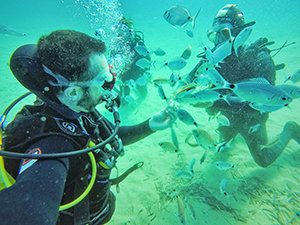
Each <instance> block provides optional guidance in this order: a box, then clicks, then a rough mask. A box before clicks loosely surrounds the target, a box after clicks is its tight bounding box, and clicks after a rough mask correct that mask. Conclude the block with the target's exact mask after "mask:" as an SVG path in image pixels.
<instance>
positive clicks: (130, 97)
mask: <svg viewBox="0 0 300 225" xmlns="http://www.w3.org/2000/svg"><path fill="white" fill-rule="evenodd" d="M124 100H125V101H126V102H127V103H131V104H134V103H135V100H134V98H133V97H132V96H130V95H126V96H125V97H124Z"/></svg>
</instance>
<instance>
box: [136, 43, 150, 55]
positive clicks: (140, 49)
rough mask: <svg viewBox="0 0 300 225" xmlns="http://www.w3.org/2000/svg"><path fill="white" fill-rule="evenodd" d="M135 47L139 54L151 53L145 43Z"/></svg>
mask: <svg viewBox="0 0 300 225" xmlns="http://www.w3.org/2000/svg"><path fill="white" fill-rule="evenodd" d="M134 49H135V51H136V52H137V53H138V54H139V55H142V56H148V55H150V52H149V51H148V49H147V48H146V46H144V45H138V46H136V47H135V48H134Z"/></svg>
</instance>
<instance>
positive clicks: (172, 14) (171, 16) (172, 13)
mask: <svg viewBox="0 0 300 225" xmlns="http://www.w3.org/2000/svg"><path fill="white" fill-rule="evenodd" d="M199 12H200V9H199V10H198V12H197V13H196V15H195V16H193V17H192V16H190V14H189V12H188V11H187V9H186V8H184V7H182V6H172V7H171V8H169V9H168V10H166V11H165V13H164V15H163V17H164V19H165V20H166V21H168V23H170V24H171V25H173V26H174V27H176V26H180V27H181V26H184V25H185V24H186V23H188V22H191V23H192V27H193V28H194V27H195V20H196V19H197V16H198V15H199Z"/></svg>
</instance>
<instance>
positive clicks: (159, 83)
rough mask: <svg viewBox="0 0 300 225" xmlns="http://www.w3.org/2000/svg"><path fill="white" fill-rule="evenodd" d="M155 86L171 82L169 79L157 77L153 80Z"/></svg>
mask: <svg viewBox="0 0 300 225" xmlns="http://www.w3.org/2000/svg"><path fill="white" fill-rule="evenodd" d="M152 82H153V84H154V86H159V85H163V84H167V83H169V80H168V79H166V78H157V79H154V80H152Z"/></svg>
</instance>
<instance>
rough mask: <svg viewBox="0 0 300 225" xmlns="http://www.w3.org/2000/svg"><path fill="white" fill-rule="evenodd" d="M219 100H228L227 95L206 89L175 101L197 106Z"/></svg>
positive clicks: (177, 98)
mask: <svg viewBox="0 0 300 225" xmlns="http://www.w3.org/2000/svg"><path fill="white" fill-rule="evenodd" d="M219 99H224V100H225V99H226V95H225V96H224V95H222V94H220V93H218V92H216V91H214V90H210V89H206V90H202V91H198V92H196V93H192V94H187V95H184V96H182V97H176V98H175V101H178V102H182V103H190V104H197V103H199V102H202V103H203V102H214V101H216V100H219Z"/></svg>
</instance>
